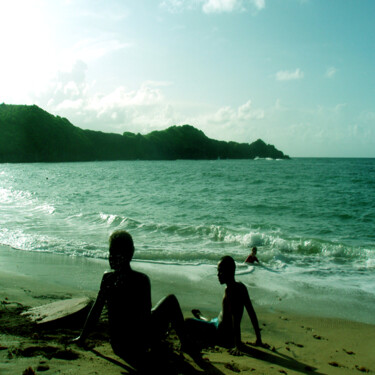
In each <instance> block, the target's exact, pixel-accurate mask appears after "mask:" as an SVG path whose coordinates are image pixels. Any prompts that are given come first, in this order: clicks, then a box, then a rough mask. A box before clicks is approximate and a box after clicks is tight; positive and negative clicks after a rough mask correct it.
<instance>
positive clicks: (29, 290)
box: [0, 245, 375, 375]
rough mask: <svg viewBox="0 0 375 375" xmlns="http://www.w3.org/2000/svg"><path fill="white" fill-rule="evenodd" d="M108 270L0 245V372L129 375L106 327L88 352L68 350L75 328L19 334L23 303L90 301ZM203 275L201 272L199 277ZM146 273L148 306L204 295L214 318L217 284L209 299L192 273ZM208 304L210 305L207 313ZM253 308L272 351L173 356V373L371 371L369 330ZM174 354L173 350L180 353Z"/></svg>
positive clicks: (246, 337) (373, 332)
mask: <svg viewBox="0 0 375 375" xmlns="http://www.w3.org/2000/svg"><path fill="white" fill-rule="evenodd" d="M135 263H136V262H135ZM150 267H151V266H150V265H149V264H144V263H143V262H142V263H136V264H135V267H134V268H137V269H139V270H142V271H143V272H146V273H149V271H150ZM107 268H108V267H107V264H106V261H100V260H95V259H78V258H73V257H67V256H64V255H56V254H43V253H37V254H35V253H30V252H26V251H22V250H14V249H11V248H9V247H7V246H3V245H0V291H1V292H0V301H1V305H0V306H1V310H0V312H1V313H0V372H1V374H16V373H17V374H18V373H19V374H22V372H23V371H24V370H25V369H26V368H27V367H29V366H31V367H32V368H33V369H34V370H35V371H36V373H39V372H42V371H43V368H44V369H45V370H44V371H46V372H45V373H46V374H52V373H59V374H75V373H79V374H90V373H91V374H93V373H95V372H93V366H95V369H96V371H97V373H107V374H109V375H112V374H121V373H131V371H130V372H129V371H128V370H129V368H127V367H126V366H127V364H126V363H125V362H124V361H122V360H121V359H119V358H118V357H116V356H115V355H114V354H113V352H112V349H111V347H110V345H109V343H108V341H107V338H106V336H105V325H104V326H103V325H102V324H100V325H99V327H98V331H99V333H100V334H98V335H93V339H92V343H93V344H94V349H93V350H91V351H85V350H84V349H82V348H79V347H77V346H75V345H67V343H68V341H69V340H70V339H72V338H73V337H75V335H76V334H77V333H79V331H80V327H76V328H74V329H73V328H71V327H70V328H66V329H61V330H60V329H59V330H58V331H57V332H53V333H51V332H39V331H37V332H35V331H27V330H24V331H22V329H21V328H22V327H24V322H21V321H20V317H19V312H20V311H21V310H22V309H24V308H25V307H26V306H31V307H33V306H38V305H42V304H45V303H48V302H52V301H56V300H59V299H66V298H73V297H82V296H88V297H92V298H95V296H96V293H97V290H98V287H99V283H100V280H101V276H102V273H103V271H104V270H105V269H107ZM206 271H207V270H205V269H203V270H202V272H203V273H204V272H206ZM210 272H211V271H210ZM52 276H53V277H52ZM151 276H152V277H151V283H152V294H153V303H156V302H157V300H158V299H160V298H161V297H162V296H163V295H165V294H169V293H174V294H176V295H177V297H178V298H179V300H180V302H181V306H182V309H183V311H184V314H185V316H186V317H188V316H191V313H190V309H191V308H193V307H196V306H195V305H192V303H194V304H196V303H197V301H200V300H202V298H205V301H204V302H205V304H204V306H207V308H202V312H207V313H210V314H213V313H214V312H215V311H216V309H217V308H219V306H220V301H221V297H222V289H221V288H219V287H217V285H216V288H215V291H213V292H211V289H209V290H210V295H209V296H207V288H206V289H203V287H202V288H200V287H199V283H198V285H194V283H195V282H196V280H194V279H193V278H192V277H193V276H191V278H190V281H189V280H188V278H186V277H185V276H184V275H182V276H181V275H180V277H177V275H176V276H175V277H172V278H169V280H165V278H164V279H163V277H162V270H159V272H153V273H152V275H151ZM187 283H189V285H187ZM191 285H194V296H189V293H188V292H185V293H182V291H183V288H185V290H189V288H190V286H191ZM212 304H213V306H212ZM209 306H212V307H211V309H210V308H209ZM255 310H256V313H257V316H258V319H259V323H260V326H261V328H262V338H263V341H264V342H265V343H267V344H269V345H270V347H271V349H273V351H272V350H268V349H264V348H256V347H253V346H251V345H247V346H246V347H247V351H246V353H245V354H244V355H243V356H241V357H234V356H232V355H230V354H229V353H228V352H227V351H226V350H224V349H222V348H215V349H212V350H205V351H204V352H203V353H202V354H203V358H205V359H206V360H205V361H204V363H197V362H196V361H194V360H193V359H192V358H191V357H190V356H188V355H186V354H182V357H181V356H180V355H179V356H176V357H173V361H172V363H173V365H171V366H172V367H173V366H175V367H176V371H177V369H178V372H176V373H180V374H195V373H212V374H233V372H245V373H250V372H251V373H254V374H280V373H287V374H300V373H315V374H323V373H324V374H350V373H358V371H363V372H366V371H369V372H375V359H374V358H373V347H374V345H375V325H371V324H365V323H359V322H354V321H347V320H342V319H335V318H323V317H317V316H315V317H309V316H305V315H301V314H296V313H291V312H288V311H279V310H277V309H276V308H273V309H271V308H266V307H264V306H259V305H257V304H255ZM245 314H246V313H245ZM242 332H243V335H242V340H243V342H245V343H246V342H252V341H254V334H253V332H252V326H251V323H250V322H249V319H248V317H247V316H244V318H243V331H242ZM171 342H172V346H173V347H175V348H177V347H178V342H177V340H176V339H175V338H173V337H172V339H171ZM52 347H53V348H60V349H61V350H60V351H61V353H62V355H61V356H62V357H64V356H65V357H69V355H70V356H73V357H74V358H75V356H76V357H77V358H75V359H74V360H73V359H72V358H73V357H72V358H71V359H70V360H67V358H65V359H64V358H58V356H54V355H52V356H51V354H48V352H51V348H52ZM27 348H34V349H29V354H28V356H26V355H25V353H26V352H25V350H26V349H27ZM35 348H39V349H38V350H36V349H35ZM30 350H31V352H32V353H31V354H30ZM175 351H176V352H178V349H176V350H175ZM61 353H60V354H61ZM64 353H65V354H64ZM69 353H70V354H69ZM72 353H73V354H74V355H73V354H72ZM180 354H181V353H180ZM177 357H178V358H177ZM202 366H203V367H202ZM205 366H206V367H205ZM47 367H48V369H47V370H46V368H47ZM38 368H39V370H38ZM124 371H127V372H124ZM202 371H203V372H202ZM156 372H157V371H156Z"/></svg>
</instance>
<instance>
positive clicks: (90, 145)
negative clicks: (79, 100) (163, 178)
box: [0, 104, 288, 163]
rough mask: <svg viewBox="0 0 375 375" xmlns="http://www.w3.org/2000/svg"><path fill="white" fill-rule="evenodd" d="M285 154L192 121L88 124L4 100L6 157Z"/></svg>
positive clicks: (2, 158) (2, 150)
mask: <svg viewBox="0 0 375 375" xmlns="http://www.w3.org/2000/svg"><path fill="white" fill-rule="evenodd" d="M255 157H261V158H266V157H269V158H274V159H284V158H288V156H286V155H284V154H283V153H282V152H281V151H279V150H277V149H276V148H275V147H274V146H272V145H267V144H265V143H264V142H263V141H262V140H260V139H258V140H257V141H256V142H254V143H251V144H247V143H236V142H224V141H217V140H214V139H210V138H208V137H207V136H206V135H205V134H204V133H203V132H202V131H200V130H198V129H196V128H194V127H193V126H190V125H183V126H172V127H170V128H168V129H166V130H162V131H153V132H151V133H149V134H147V135H141V134H134V133H129V132H125V133H124V134H123V135H120V134H113V133H103V132H99V131H92V130H83V129H80V128H78V127H76V126H74V125H72V124H71V123H70V122H69V120H67V119H66V118H61V117H60V116H53V115H51V114H50V113H48V112H46V111H44V110H43V109H41V108H39V107H37V106H35V105H33V106H26V105H6V104H1V105H0V162H2V163H24V162H66V161H93V160H136V159H140V160H175V159H217V158H221V159H227V158H228V159H253V158H255Z"/></svg>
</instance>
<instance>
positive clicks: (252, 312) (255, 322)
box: [244, 286, 262, 345]
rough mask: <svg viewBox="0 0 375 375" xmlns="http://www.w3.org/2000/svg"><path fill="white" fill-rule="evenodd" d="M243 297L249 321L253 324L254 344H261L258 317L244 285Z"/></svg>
mask: <svg viewBox="0 0 375 375" xmlns="http://www.w3.org/2000/svg"><path fill="white" fill-rule="evenodd" d="M244 299H245V301H244V302H245V308H246V311H247V313H248V314H249V318H250V320H251V323H252V324H253V327H254V331H255V335H256V342H255V344H256V345H262V337H261V335H260V329H259V323H258V318H257V315H256V313H255V310H254V307H253V304H252V303H251V300H250V296H249V292H248V291H247V289H246V287H245V286H244Z"/></svg>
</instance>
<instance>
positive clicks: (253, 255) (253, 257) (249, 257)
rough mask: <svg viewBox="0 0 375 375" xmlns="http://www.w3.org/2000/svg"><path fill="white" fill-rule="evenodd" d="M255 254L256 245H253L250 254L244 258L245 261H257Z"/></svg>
mask: <svg viewBox="0 0 375 375" xmlns="http://www.w3.org/2000/svg"><path fill="white" fill-rule="evenodd" d="M256 255H257V248H256V246H254V247H253V248H252V249H251V254H250V255H249V256H248V257H247V258H246V260H245V263H254V262H257V263H259V260H258V258H257V256H256Z"/></svg>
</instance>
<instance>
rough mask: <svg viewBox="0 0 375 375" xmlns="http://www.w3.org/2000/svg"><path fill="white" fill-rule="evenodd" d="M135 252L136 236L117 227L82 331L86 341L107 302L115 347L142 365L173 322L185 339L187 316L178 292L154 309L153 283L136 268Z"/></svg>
mask: <svg viewBox="0 0 375 375" xmlns="http://www.w3.org/2000/svg"><path fill="white" fill-rule="evenodd" d="M133 254H134V245H133V239H132V237H131V236H130V234H129V233H128V232H126V231H116V232H114V233H112V235H111V236H110V238H109V264H110V266H111V271H109V272H105V273H104V275H103V278H102V282H101V285H100V290H99V293H98V296H97V298H96V301H95V303H94V305H93V307H92V308H91V311H90V313H89V315H88V317H87V320H86V323H85V325H84V328H83V330H82V333H81V335H80V336H79V337H78V338H77V339H75V340H74V341H75V342H77V343H78V344H84V341H85V339H86V337H87V335H88V333H89V332H90V330H91V329H92V328H93V326H94V324H95V323H96V322H97V321H98V319H99V317H100V314H101V312H102V309H103V307H104V305H105V304H107V308H108V322H109V329H110V341H111V345H112V348H113V351H114V352H115V353H116V354H117V355H118V356H120V357H122V358H124V359H125V360H126V361H127V362H128V363H130V364H132V365H133V366H135V367H139V365H140V364H142V360H143V364H144V362H145V361H146V362H147V359H146V360H145V358H144V355H145V353H147V352H149V351H150V349H151V351H152V349H153V348H155V345H158V344H160V340H161V338H162V337H163V336H164V335H165V334H166V332H167V330H168V329H169V325H170V324H171V326H172V327H173V328H174V329H175V331H176V333H177V335H178V336H179V338H180V340H181V343H183V340H184V318H183V315H182V312H181V308H180V305H179V303H178V301H177V298H176V297H175V296H174V295H169V296H167V297H165V298H164V299H162V300H161V301H160V302H159V303H158V304H157V305H156V306H155V307H154V308H153V309H151V285H150V280H149V278H148V276H147V275H145V274H143V273H141V272H137V271H134V270H133V269H132V268H131V267H130V261H131V260H132V257H133Z"/></svg>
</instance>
